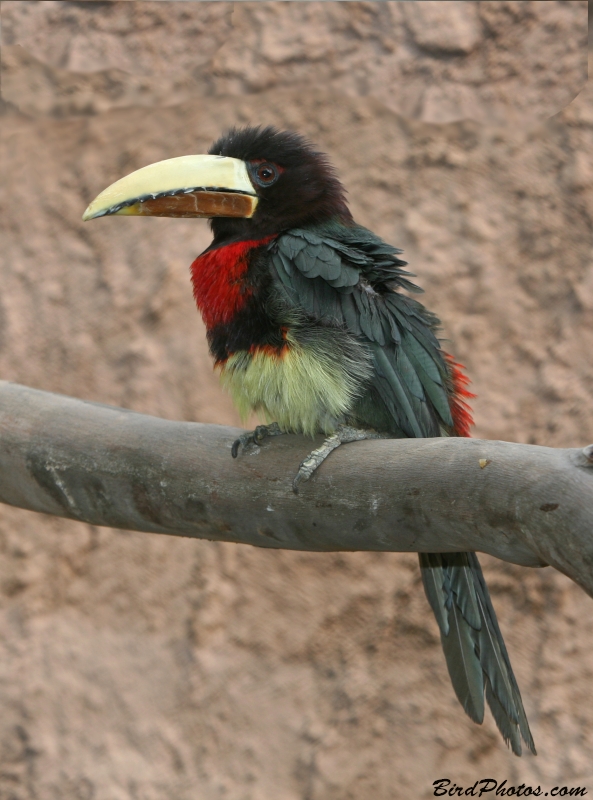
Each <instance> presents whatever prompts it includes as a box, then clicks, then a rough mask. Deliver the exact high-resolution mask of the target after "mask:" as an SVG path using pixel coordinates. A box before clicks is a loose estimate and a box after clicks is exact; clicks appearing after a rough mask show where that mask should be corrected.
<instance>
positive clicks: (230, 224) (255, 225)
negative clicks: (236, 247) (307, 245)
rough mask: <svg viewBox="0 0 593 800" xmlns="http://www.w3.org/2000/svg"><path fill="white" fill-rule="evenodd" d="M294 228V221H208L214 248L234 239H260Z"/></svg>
mask: <svg viewBox="0 0 593 800" xmlns="http://www.w3.org/2000/svg"><path fill="white" fill-rule="evenodd" d="M293 226H294V220H288V219H287V220H285V221H282V220H278V219H265V218H263V219H258V218H257V215H256V216H255V217H253V218H252V219H230V218H229V217H215V218H213V219H211V220H210V227H211V228H212V233H213V234H214V241H213V243H212V244H213V245H214V246H215V247H216V246H218V245H220V244H222V243H223V242H228V241H233V240H235V239H256V240H257V239H262V238H263V237H264V236H270V235H273V234H276V233H281V232H282V231H284V230H287V229H288V228H290V227H293Z"/></svg>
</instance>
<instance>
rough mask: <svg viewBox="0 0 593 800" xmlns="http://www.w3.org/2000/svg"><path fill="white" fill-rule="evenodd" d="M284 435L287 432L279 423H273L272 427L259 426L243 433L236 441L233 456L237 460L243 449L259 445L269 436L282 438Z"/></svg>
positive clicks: (232, 449) (232, 451)
mask: <svg viewBox="0 0 593 800" xmlns="http://www.w3.org/2000/svg"><path fill="white" fill-rule="evenodd" d="M283 433H285V431H283V430H282V429H281V428H280V426H279V425H278V423H277V422H272V424H271V425H258V426H257V428H256V429H255V430H254V431H249V433H242V434H241V436H239V438H238V439H235V441H234V442H233V446H232V448H231V455H232V457H233V458H237V455H238V453H239V450H240V449H241V447H243V448H246V447H247V446H248V445H250V444H255V445H258V444H261V443H262V442H263V440H264V439H265V438H266V437H268V436H281V435H282V434H283Z"/></svg>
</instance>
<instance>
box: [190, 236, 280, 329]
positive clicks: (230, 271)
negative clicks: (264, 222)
mask: <svg viewBox="0 0 593 800" xmlns="http://www.w3.org/2000/svg"><path fill="white" fill-rule="evenodd" d="M272 238H273V237H272V236H267V237H263V238H260V239H239V240H238V241H237V240H234V241H230V242H228V243H225V242H224V241H223V242H222V243H217V242H216V240H215V241H214V242H213V243H212V245H211V246H210V247H209V248H208V250H206V251H205V252H204V253H202V255H200V256H198V258H196V260H195V261H194V262H193V264H192V265H191V278H192V284H193V290H194V298H195V300H196V304H197V306H198V308H199V310H200V313H201V315H202V319H203V320H204V323H205V325H206V328H207V329H208V330H211V329H213V328H215V327H216V326H218V325H226V324H228V323H229V322H231V320H233V319H234V318H235V316H236V314H237V313H238V312H239V311H241V309H243V308H244V306H245V304H246V303H247V302H248V300H249V298H250V297H251V296H252V294H253V291H254V287H253V286H251V285H250V282H249V280H248V275H247V273H248V270H249V266H250V263H251V258H252V255H253V251H254V250H255V249H257V248H260V247H265V245H267V244H268V243H269V242H270V241H271V239H272Z"/></svg>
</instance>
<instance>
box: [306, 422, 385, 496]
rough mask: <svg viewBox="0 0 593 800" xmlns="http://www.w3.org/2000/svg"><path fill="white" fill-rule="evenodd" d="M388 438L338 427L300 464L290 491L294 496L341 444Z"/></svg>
mask: <svg viewBox="0 0 593 800" xmlns="http://www.w3.org/2000/svg"><path fill="white" fill-rule="evenodd" d="M389 438H391V434H388V433H379V432H378V431H375V430H372V429H370V430H363V429H358V428H352V427H350V426H348V425H339V426H338V428H337V429H336V432H335V433H332V435H331V436H328V437H327V439H326V440H325V441H324V443H323V444H322V445H321V447H318V448H317V449H316V450H313V452H311V453H309V455H308V456H307V458H305V459H304V460H303V461H302V462H301V465H300V467H299V469H298V472H297V474H296V475H295V476H294V480H293V482H292V491H293V492H294V493H295V494H298V493H299V486H300V485H301V483H304V482H305V481H308V480H309V478H310V477H311V475H313V473H314V472H315V470H316V469H317V468H318V467H319V466H320V465H321V464H323V462H324V461H325V459H326V458H327V457H328V456H329V454H330V453H331V452H332V451H333V450H335V449H336V447H339V446H340V445H341V444H346V443H347V442H360V441H362V440H363V439H389Z"/></svg>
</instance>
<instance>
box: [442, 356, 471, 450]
mask: <svg viewBox="0 0 593 800" xmlns="http://www.w3.org/2000/svg"><path fill="white" fill-rule="evenodd" d="M443 355H444V356H445V359H446V361H447V364H448V365H449V370H450V372H451V380H452V382H453V393H452V395H451V397H450V399H449V407H450V409H451V416H452V417H453V429H454V431H455V433H456V434H457V436H470V432H469V429H470V428H471V427H472V426H473V424H474V420H473V417H472V410H471V408H470V406H469V404H468V403H467V402H466V401H465V400H464V399H463V398H464V397H468V398H470V397H475V396H476V395H475V394H472V393H471V392H469V391H468V390H467V388H466V387H467V386H469V384H470V379H469V378H468V377H467V375H466V374H465V373H464V372H463V370H464V369H465V367H464V366H463V364H458V363H457V361H455V359H454V358H453V356H450V355H449V353H443Z"/></svg>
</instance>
